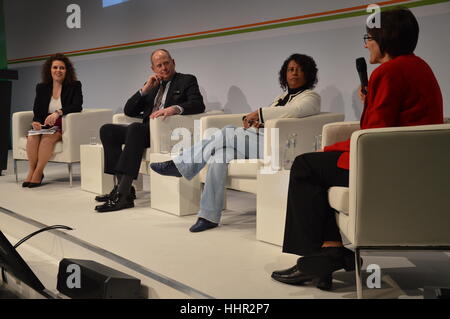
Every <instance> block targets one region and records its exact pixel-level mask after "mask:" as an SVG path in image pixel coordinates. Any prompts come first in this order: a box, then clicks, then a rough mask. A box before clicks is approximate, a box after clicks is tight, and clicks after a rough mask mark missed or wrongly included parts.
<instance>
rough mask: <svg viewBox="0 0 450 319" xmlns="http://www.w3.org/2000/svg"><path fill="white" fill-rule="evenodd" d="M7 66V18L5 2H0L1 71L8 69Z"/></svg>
mask: <svg viewBox="0 0 450 319" xmlns="http://www.w3.org/2000/svg"><path fill="white" fill-rule="evenodd" d="M6 66H7V60H6V36H5V18H4V16H3V0H0V69H6Z"/></svg>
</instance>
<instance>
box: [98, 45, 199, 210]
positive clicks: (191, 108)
mask: <svg viewBox="0 0 450 319" xmlns="http://www.w3.org/2000/svg"><path fill="white" fill-rule="evenodd" d="M150 59H151V63H152V64H151V69H152V71H153V72H154V74H152V75H150V76H149V77H148V79H147V82H145V84H144V86H143V87H142V88H141V89H140V90H139V91H138V92H136V94H134V95H133V96H132V97H131V98H130V99H129V100H128V101H127V103H126V105H125V108H124V112H125V114H126V115H128V116H132V117H139V116H143V122H142V123H132V124H130V125H128V126H125V125H118V124H105V125H103V126H102V127H101V129H100V139H101V140H102V144H103V149H104V156H105V165H104V166H105V169H104V170H105V173H106V174H112V175H115V177H116V179H117V181H118V184H117V185H116V186H114V188H113V190H112V191H111V192H110V193H109V194H106V195H102V196H97V197H96V198H95V199H96V200H97V201H99V202H105V203H104V204H103V205H98V206H96V207H95V209H96V211H97V212H99V213H104V212H110V211H116V210H120V209H125V208H130V207H134V202H133V200H134V199H135V198H136V195H135V190H134V188H133V187H132V186H131V184H132V182H133V179H136V178H137V176H138V173H139V167H140V163H141V160H142V155H143V153H144V151H145V149H146V148H147V147H150V128H149V125H150V123H149V120H150V119H154V118H157V117H160V116H163V117H164V118H165V117H167V116H171V115H176V114H181V115H188V114H197V113H202V112H204V110H205V105H204V103H203V97H202V95H201V93H200V90H199V87H198V83H197V79H196V78H195V76H193V75H190V74H182V73H177V72H176V71H175V60H174V59H172V57H171V55H170V53H169V52H168V51H167V50H163V49H159V50H156V51H154V52H153V53H152V54H151V57H150ZM122 145H125V146H124V147H123V149H122Z"/></svg>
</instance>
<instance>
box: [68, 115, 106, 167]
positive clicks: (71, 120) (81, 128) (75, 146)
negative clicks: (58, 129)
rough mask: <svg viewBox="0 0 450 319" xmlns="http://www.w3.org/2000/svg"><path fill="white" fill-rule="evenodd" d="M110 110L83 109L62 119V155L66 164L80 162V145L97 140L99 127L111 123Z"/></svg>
mask: <svg viewBox="0 0 450 319" xmlns="http://www.w3.org/2000/svg"><path fill="white" fill-rule="evenodd" d="M111 120H112V110H110V109H84V110H83V111H81V112H76V113H70V114H67V115H66V116H64V118H63V127H62V130H63V135H62V141H63V153H64V160H62V161H67V162H78V161H79V160H80V145H82V144H89V143H90V138H91V137H92V136H95V137H96V139H97V140H99V131H100V127H101V126H102V125H104V124H107V123H111Z"/></svg>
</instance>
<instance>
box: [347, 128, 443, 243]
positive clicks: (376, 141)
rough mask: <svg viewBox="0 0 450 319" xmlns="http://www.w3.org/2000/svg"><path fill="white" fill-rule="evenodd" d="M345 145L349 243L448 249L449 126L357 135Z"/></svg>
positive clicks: (388, 129) (380, 130) (357, 133)
mask: <svg viewBox="0 0 450 319" xmlns="http://www.w3.org/2000/svg"><path fill="white" fill-rule="evenodd" d="M350 143H351V146H350V149H351V151H350V181H349V182H350V186H349V187H350V193H349V217H350V226H349V229H351V231H350V232H351V233H356V234H355V236H356V239H355V241H356V242H353V241H352V243H354V244H356V245H359V246H364V245H365V244H371V245H372V246H373V245H374V243H376V244H377V245H380V246H390V245H396V246H408V245H416V246H425V245H434V246H439V245H449V243H450V231H449V226H448V225H450V214H449V213H448V212H449V207H450V196H449V193H448V191H449V189H450V170H449V169H448V165H449V163H450V124H439V125H423V126H409V127H390V128H377V129H367V130H360V131H357V132H354V133H353V134H352V137H351V142H350ZM356 231H357V232H356ZM349 239H350V238H349Z"/></svg>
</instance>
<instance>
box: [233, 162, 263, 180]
mask: <svg viewBox="0 0 450 319" xmlns="http://www.w3.org/2000/svg"><path fill="white" fill-rule="evenodd" d="M260 163H261V161H260V160H232V161H231V162H230V164H229V165H228V176H229V177H243V178H254V179H256V173H257V172H258V169H259V167H260Z"/></svg>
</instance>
